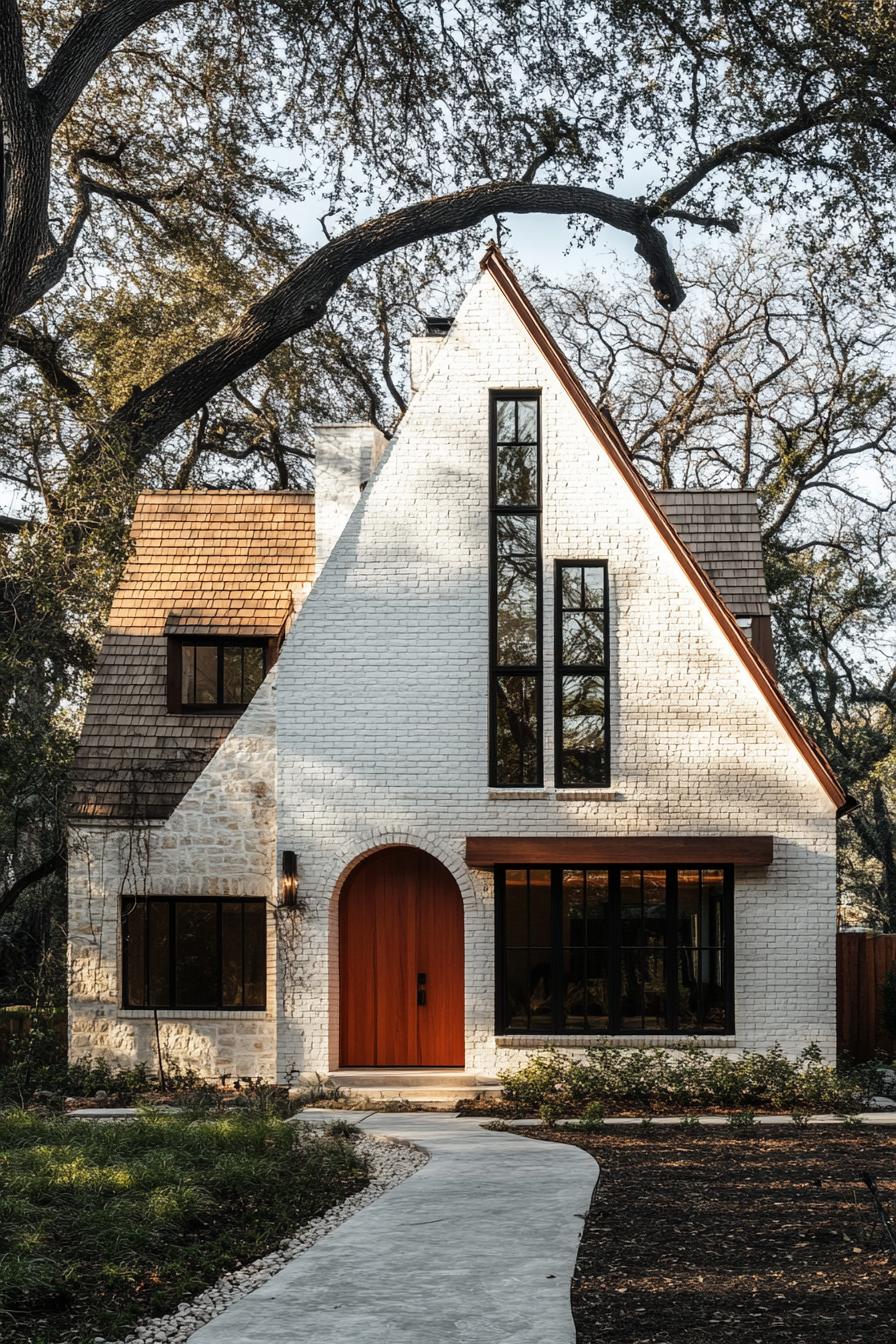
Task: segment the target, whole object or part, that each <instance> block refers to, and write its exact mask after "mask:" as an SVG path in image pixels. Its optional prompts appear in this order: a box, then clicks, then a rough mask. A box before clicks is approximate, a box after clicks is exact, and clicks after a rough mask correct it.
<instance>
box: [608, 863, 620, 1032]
mask: <svg viewBox="0 0 896 1344" xmlns="http://www.w3.org/2000/svg"><path fill="white" fill-rule="evenodd" d="M607 888H608V897H609V909H608V916H609V919H608V929H607V933H608V942H609V948H608V950H607V998H608V1004H607V1027H608V1030H609V1031H610V1033H611V1035H612V1034H615V1033H617V1032H618V1031H619V1029H620V1026H621V1022H622V1011H621V1005H620V998H621V979H622V977H621V971H622V917H621V912H620V896H619V869H618V868H617V867H611V868H610V870H609V873H608V879H607Z"/></svg>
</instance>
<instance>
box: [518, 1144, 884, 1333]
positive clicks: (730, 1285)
mask: <svg viewBox="0 0 896 1344" xmlns="http://www.w3.org/2000/svg"><path fill="white" fill-rule="evenodd" d="M536 1137H541V1138H545V1139H551V1140H552V1141H554V1142H561V1143H575V1144H578V1145H579V1146H580V1147H582V1148H585V1149H586V1150H587V1151H588V1152H590V1153H592V1154H593V1155H594V1157H595V1158H596V1159H597V1161H598V1162H599V1163H600V1167H601V1177H600V1182H599V1184H598V1188H597V1190H596V1192H595V1196H594V1200H593V1202H592V1207H591V1212H590V1215H589V1217H588V1219H587V1222H586V1225H585V1230H584V1236H583V1239H582V1245H581V1249H580V1252H579V1258H578V1263H577V1265H576V1272H575V1276H574V1279H573V1284H572V1302H573V1312H574V1315H575V1319H576V1326H577V1329H578V1340H579V1344H679V1341H688V1344H768V1341H774V1340H780V1341H782V1344H783V1342H784V1341H786V1344H877V1342H878V1341H879V1344H891V1342H892V1341H894V1340H896V1252H894V1251H893V1248H892V1246H891V1245H890V1243H889V1241H888V1239H887V1237H886V1235H885V1233H884V1231H883V1229H882V1227H881V1222H880V1218H879V1215H878V1213H877V1212H876V1210H875V1207H874V1204H873V1202H872V1199H871V1195H870V1192H869V1190H868V1188H867V1186H866V1185H865V1184H864V1181H863V1175H864V1173H870V1174H871V1175H872V1177H874V1178H875V1179H876V1181H877V1184H878V1188H879V1193H880V1196H881V1198H882V1202H883V1205H884V1208H885V1210H887V1211H888V1212H889V1214H890V1216H891V1217H892V1218H893V1219H894V1221H896V1135H894V1134H892V1133H891V1132H890V1131H886V1130H883V1129H875V1128H874V1127H872V1126H868V1127H867V1128H864V1129H860V1130H843V1129H840V1128H837V1129H834V1128H831V1129H828V1128H820V1127H818V1128H815V1127H813V1128H809V1129H782V1130H780V1131H772V1132H771V1133H770V1132H769V1131H768V1130H765V1129H764V1130H762V1131H760V1132H759V1133H757V1134H755V1135H754V1134H749V1135H747V1136H740V1135H737V1134H735V1133H733V1132H732V1133H730V1134H729V1133H728V1132H726V1131H721V1132H720V1131H719V1130H708V1129H706V1130H702V1131H698V1132H696V1133H695V1132H691V1131H686V1130H669V1129H665V1128H660V1127H659V1126H657V1128H656V1130H652V1131H649V1132H641V1131H639V1132H637V1133H633V1132H631V1131H629V1132H620V1131H616V1130H608V1131H606V1132H601V1133H598V1134H596V1135H592V1136H586V1135H581V1134H572V1133H570V1132H564V1131H562V1130H558V1131H545V1130H542V1131H540V1132H538V1133H537V1134H536Z"/></svg>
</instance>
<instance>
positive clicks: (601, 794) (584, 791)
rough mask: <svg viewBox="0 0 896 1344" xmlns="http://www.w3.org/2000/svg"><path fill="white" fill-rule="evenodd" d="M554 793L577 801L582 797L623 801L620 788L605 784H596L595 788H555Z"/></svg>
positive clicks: (599, 800)
mask: <svg viewBox="0 0 896 1344" xmlns="http://www.w3.org/2000/svg"><path fill="white" fill-rule="evenodd" d="M554 794H555V796H556V797H557V798H569V799H571V800H572V801H575V800H576V799H577V798H582V799H585V800H587V801H591V802H596V803H597V802H602V803H621V802H622V794H621V793H620V792H619V790H618V789H613V788H607V787H606V786H604V785H596V786H595V787H594V788H593V789H589V788H578V789H555V790H554Z"/></svg>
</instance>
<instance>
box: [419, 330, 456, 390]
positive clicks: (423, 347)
mask: <svg viewBox="0 0 896 1344" xmlns="http://www.w3.org/2000/svg"><path fill="white" fill-rule="evenodd" d="M452 321H453V319H452V318H450V317H429V318H427V319H426V332H425V334H424V335H423V336H412V337H411V339H410V343H409V347H408V362H409V364H410V374H411V393H412V394H413V393H414V392H419V391H420V388H421V387H422V386H423V380H424V379H425V377H426V375H427V373H428V372H429V366H430V364H431V363H432V361H433V360H434V359H435V356H436V354H437V353H438V350H439V347H440V346H441V344H442V342H443V341H444V339H445V337H446V336H447V335H448V332H449V331H450V330H451V323H452Z"/></svg>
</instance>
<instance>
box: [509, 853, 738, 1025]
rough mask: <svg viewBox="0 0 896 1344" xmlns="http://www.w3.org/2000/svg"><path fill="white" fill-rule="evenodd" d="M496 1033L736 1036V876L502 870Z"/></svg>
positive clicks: (607, 869)
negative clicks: (734, 932)
mask: <svg viewBox="0 0 896 1344" xmlns="http://www.w3.org/2000/svg"><path fill="white" fill-rule="evenodd" d="M495 895H496V946H497V965H496V985H497V996H496V997H497V1022H496V1026H497V1030H498V1031H499V1032H510V1033H513V1032H518V1033H533V1034H534V1033H539V1032H540V1033H554V1032H556V1033H561V1034H563V1033H565V1034H571V1035H600V1034H604V1035H606V1034H613V1035H650V1034H656V1033H660V1034H663V1035H666V1034H672V1033H678V1034H681V1035H688V1036H690V1035H701V1034H727V1033H730V1032H731V1031H733V1030H734V942H733V900H734V874H733V869H732V868H730V867H728V866H724V867H723V866H718V867H709V866H700V867H669V866H653V867H640V866H628V865H607V866H603V867H539V868H524V867H519V868H509V867H508V868H497V869H496V870H495Z"/></svg>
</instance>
